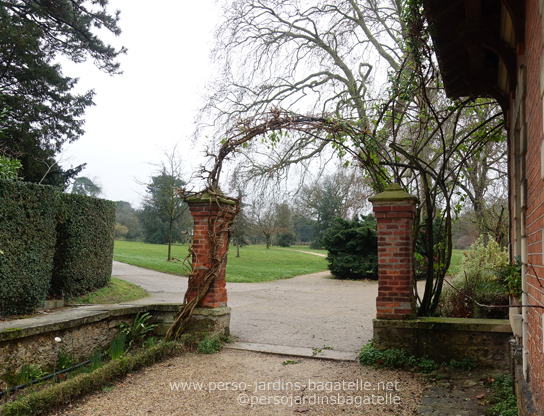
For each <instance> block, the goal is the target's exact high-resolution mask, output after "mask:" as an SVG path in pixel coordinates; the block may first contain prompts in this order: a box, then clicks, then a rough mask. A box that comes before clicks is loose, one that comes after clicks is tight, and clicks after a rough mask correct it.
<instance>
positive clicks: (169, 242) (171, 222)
mask: <svg viewBox="0 0 544 416" xmlns="http://www.w3.org/2000/svg"><path fill="white" fill-rule="evenodd" d="M173 226H174V220H173V219H172V218H170V226H169V227H168V258H167V259H166V261H171V260H172V227H173Z"/></svg>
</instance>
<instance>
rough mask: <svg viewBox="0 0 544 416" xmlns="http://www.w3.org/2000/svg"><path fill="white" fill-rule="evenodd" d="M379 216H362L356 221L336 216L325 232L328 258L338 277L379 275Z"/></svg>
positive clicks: (360, 277)
mask: <svg viewBox="0 0 544 416" xmlns="http://www.w3.org/2000/svg"><path fill="white" fill-rule="evenodd" d="M376 230H377V223H376V218H374V216H372V215H368V216H366V217H365V216H362V217H361V220H358V219H357V218H356V219H354V220H353V221H347V220H343V219H341V218H336V222H335V223H334V224H333V226H332V227H330V228H329V229H328V230H327V231H326V232H325V235H324V236H323V246H324V247H325V249H326V250H327V251H328V252H329V254H328V255H327V261H328V262H329V270H330V271H331V273H332V275H333V276H334V277H336V278H338V279H377V278H378V234H377V231H376Z"/></svg>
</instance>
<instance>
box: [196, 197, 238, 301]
mask: <svg viewBox="0 0 544 416" xmlns="http://www.w3.org/2000/svg"><path fill="white" fill-rule="evenodd" d="M187 204H188V205H189V211H190V212H191V215H192V216H193V220H194V230H193V258H192V266H193V271H194V273H193V276H191V278H190V279H189V283H188V290H187V295H186V296H187V301H190V300H191V299H194V298H195V297H197V295H198V293H199V292H201V291H203V290H205V281H206V277H207V276H208V274H209V273H212V272H213V270H214V267H217V264H218V262H220V261H221V259H222V258H224V257H225V256H226V253H227V250H228V244H229V239H228V224H227V223H228V221H229V220H231V219H232V216H233V208H234V206H235V203H234V202H233V201H230V200H227V199H223V198H219V197H215V196H210V195H209V194H207V193H205V194H203V195H200V196H198V197H193V198H188V199H187ZM226 264H227V262H226V258H225V259H224V261H223V262H222V264H221V265H220V268H219V271H218V274H217V276H216V277H215V280H214V281H213V283H212V284H211V286H210V288H209V290H208V293H207V294H206V295H205V296H204V297H203V298H202V300H201V301H200V302H199V303H198V304H197V307H198V308H222V307H226V306H227V287H226V281H225V267H226Z"/></svg>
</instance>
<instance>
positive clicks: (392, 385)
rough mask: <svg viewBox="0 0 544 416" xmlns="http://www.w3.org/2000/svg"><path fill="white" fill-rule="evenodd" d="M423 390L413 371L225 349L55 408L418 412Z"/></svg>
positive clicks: (126, 412) (99, 415)
mask: <svg viewBox="0 0 544 416" xmlns="http://www.w3.org/2000/svg"><path fill="white" fill-rule="evenodd" d="M288 360H291V362H292V363H290V364H288ZM295 362H296V364H295ZM191 382H193V383H202V386H201V387H202V389H200V387H199V385H198V384H197V387H196V388H194V384H193V386H192V387H193V388H191V389H185V390H184V388H183V387H182V384H181V383H191ZM174 383H177V385H176V384H174ZM221 383H223V384H221ZM176 386H177V387H176ZM421 395H422V387H421V383H420V382H419V376H418V375H414V374H411V373H406V372H396V371H389V370H379V371H378V370H373V369H369V368H366V367H361V366H360V365H359V364H357V363H355V362H338V361H324V360H318V359H311V358H304V359H301V358H296V357H285V356H283V357H282V356H278V355H267V354H260V353H255V352H247V351H236V350H223V351H221V352H220V353H217V354H214V355H200V354H193V353H189V354H186V355H183V356H180V357H176V358H172V359H169V360H167V361H164V362H162V363H158V364H156V365H154V366H153V367H149V368H147V369H145V370H142V371H139V372H137V373H134V374H130V375H129V376H127V377H126V378H125V379H124V380H123V381H120V382H118V383H117V384H116V385H115V386H114V387H113V388H112V389H111V390H110V391H103V392H100V393H96V394H93V395H91V396H88V397H86V398H84V399H83V400H81V401H79V402H75V403H74V404H72V405H71V406H70V407H68V408H65V409H64V410H62V411H60V412H58V413H55V414H56V415H72V416H84V415H93V416H117V415H119V416H143V415H146V416H147V415H161V416H166V415H183V416H185V415H197V416H200V415H202V416H231V415H259V416H266V415H297V414H304V415H340V414H342V415H369V416H371V415H414V414H417V407H418V404H419V402H420V400H421ZM282 402H283V403H284V404H282ZM327 402H328V404H327ZM251 403H253V404H251ZM337 403H340V404H337Z"/></svg>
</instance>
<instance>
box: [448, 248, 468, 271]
mask: <svg viewBox="0 0 544 416" xmlns="http://www.w3.org/2000/svg"><path fill="white" fill-rule="evenodd" d="M465 251H466V250H453V253H452V255H451V263H450V268H449V270H448V272H449V273H450V274H452V275H453V274H456V273H457V270H458V269H459V266H461V262H462V261H463V255H464V254H463V253H464V252H465Z"/></svg>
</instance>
